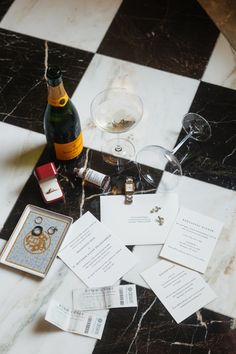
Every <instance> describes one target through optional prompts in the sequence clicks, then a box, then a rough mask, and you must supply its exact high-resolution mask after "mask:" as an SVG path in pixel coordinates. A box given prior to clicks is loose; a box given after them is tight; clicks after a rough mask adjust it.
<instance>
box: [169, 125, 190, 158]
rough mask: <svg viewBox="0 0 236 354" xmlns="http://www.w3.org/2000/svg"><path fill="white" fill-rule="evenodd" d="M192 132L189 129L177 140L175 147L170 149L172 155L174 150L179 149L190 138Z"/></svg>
mask: <svg viewBox="0 0 236 354" xmlns="http://www.w3.org/2000/svg"><path fill="white" fill-rule="evenodd" d="M192 134H193V132H192V130H190V132H189V133H188V134H187V135H186V136H185V137H184V138H183V139H182V140H181V141H180V142H179V144H177V145H176V147H175V148H174V149H173V150H172V151H171V152H172V154H173V155H174V154H175V153H176V151H178V150H179V148H180V147H181V146H182V145H183V144H184V143H185V141H187V140H188V139H189V138H191V136H192Z"/></svg>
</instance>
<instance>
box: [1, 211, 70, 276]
mask: <svg viewBox="0 0 236 354" xmlns="http://www.w3.org/2000/svg"><path fill="white" fill-rule="evenodd" d="M72 221H73V219H72V218H71V217H69V216H65V215H61V214H58V213H55V212H52V211H49V210H46V209H42V208H39V207H37V206H34V205H27V206H26V208H25V210H24V212H23V214H22V216H21V217H20V219H19V221H18V223H17V225H16V227H15V229H14V231H13V233H12V235H11V237H10V239H9V241H8V243H7V245H6V247H5V248H4V250H3V253H2V255H1V258H0V262H1V263H3V264H6V265H8V266H11V267H14V268H17V269H19V270H23V271H25V272H28V273H31V274H34V275H37V276H39V277H42V278H44V277H45V275H46V274H47V272H48V270H49V268H50V266H51V265H52V262H53V260H54V259H55V257H56V255H57V253H58V250H59V248H60V246H61V243H62V241H63V240H64V238H65V236H66V233H67V231H68V230H69V227H70V225H71V223H72Z"/></svg>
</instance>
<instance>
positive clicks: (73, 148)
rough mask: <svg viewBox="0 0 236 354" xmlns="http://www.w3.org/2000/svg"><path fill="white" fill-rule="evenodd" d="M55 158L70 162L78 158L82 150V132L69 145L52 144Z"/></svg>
mask: <svg viewBox="0 0 236 354" xmlns="http://www.w3.org/2000/svg"><path fill="white" fill-rule="evenodd" d="M54 147H55V151H56V157H57V159H58V160H72V159H74V158H76V157H77V156H79V154H80V153H81V152H82V150H83V147H84V145H83V137H82V132H81V133H80V135H79V136H78V137H77V138H76V139H75V140H73V141H71V142H70V143H66V144H57V143H54Z"/></svg>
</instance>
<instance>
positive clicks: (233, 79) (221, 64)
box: [202, 34, 236, 89]
mask: <svg viewBox="0 0 236 354" xmlns="http://www.w3.org/2000/svg"><path fill="white" fill-rule="evenodd" d="M202 80H203V81H206V82H209V83H211V84H215V85H220V86H224V87H228V88H231V89H236V53H235V51H234V50H233V48H232V47H231V46H230V44H229V42H228V41H227V39H226V38H225V37H224V36H223V35H222V34H220V35H219V37H218V40H217V42H216V45H215V48H214V50H213V52H212V55H211V57H210V60H209V63H208V65H207V67H206V70H205V73H204V75H203V77H202Z"/></svg>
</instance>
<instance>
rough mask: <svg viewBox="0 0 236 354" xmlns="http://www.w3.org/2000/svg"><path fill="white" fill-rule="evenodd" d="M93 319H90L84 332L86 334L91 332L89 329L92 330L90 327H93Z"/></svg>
mask: <svg viewBox="0 0 236 354" xmlns="http://www.w3.org/2000/svg"><path fill="white" fill-rule="evenodd" d="M92 319H93V318H92V317H91V316H90V317H89V318H88V322H87V324H86V327H85V331H84V333H86V334H88V332H89V329H90V326H91V323H92Z"/></svg>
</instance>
